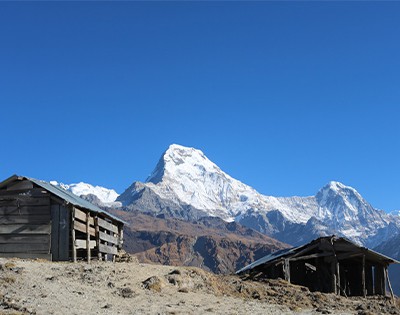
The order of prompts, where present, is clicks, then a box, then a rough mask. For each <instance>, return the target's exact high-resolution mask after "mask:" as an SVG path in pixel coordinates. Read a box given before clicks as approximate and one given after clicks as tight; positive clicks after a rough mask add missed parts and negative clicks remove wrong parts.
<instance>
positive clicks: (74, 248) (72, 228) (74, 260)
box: [71, 207, 76, 262]
mask: <svg viewBox="0 0 400 315" xmlns="http://www.w3.org/2000/svg"><path fill="white" fill-rule="evenodd" d="M71 223H72V224H71V237H72V244H75V241H76V238H75V223H76V222H75V208H74V207H72V211H71ZM71 247H72V260H73V262H76V247H75V246H71Z"/></svg>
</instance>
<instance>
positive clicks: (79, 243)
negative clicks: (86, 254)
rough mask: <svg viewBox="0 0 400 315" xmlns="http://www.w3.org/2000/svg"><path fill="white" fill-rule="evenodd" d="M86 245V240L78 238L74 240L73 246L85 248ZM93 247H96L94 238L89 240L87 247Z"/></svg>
mask: <svg viewBox="0 0 400 315" xmlns="http://www.w3.org/2000/svg"><path fill="white" fill-rule="evenodd" d="M87 246H88V244H87V240H78V239H76V240H75V247H76V248H77V249H87ZM95 247H96V241H94V240H93V241H90V242H89V248H90V249H93V248H95Z"/></svg>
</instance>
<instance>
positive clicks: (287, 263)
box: [283, 258, 290, 283]
mask: <svg viewBox="0 0 400 315" xmlns="http://www.w3.org/2000/svg"><path fill="white" fill-rule="evenodd" d="M283 270H284V273H285V280H286V281H287V282H289V283H290V261H289V259H288V258H286V259H285V262H284V268H283Z"/></svg>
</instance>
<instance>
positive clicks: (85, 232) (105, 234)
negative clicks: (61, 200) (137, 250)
mask: <svg viewBox="0 0 400 315" xmlns="http://www.w3.org/2000/svg"><path fill="white" fill-rule="evenodd" d="M73 227H74V231H72V239H73V243H74V248H73V257H76V259H83V258H86V259H87V260H88V261H89V260H90V259H91V258H92V257H93V254H97V255H96V256H97V258H98V259H100V260H102V259H104V260H107V259H108V257H109V256H108V255H111V256H110V257H111V259H112V260H114V258H115V256H116V255H117V254H118V249H119V248H120V247H121V246H122V233H121V231H122V229H120V228H119V227H118V226H117V225H116V224H115V223H113V222H110V221H107V219H106V218H101V217H99V216H97V215H96V214H94V213H90V212H89V211H85V210H83V209H78V208H77V207H74V209H73ZM81 249H84V250H86V251H80V250H81Z"/></svg>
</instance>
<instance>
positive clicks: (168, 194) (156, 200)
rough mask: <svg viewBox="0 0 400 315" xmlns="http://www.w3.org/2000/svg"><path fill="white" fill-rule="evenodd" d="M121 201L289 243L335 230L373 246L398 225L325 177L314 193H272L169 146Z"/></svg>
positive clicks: (130, 206) (188, 151)
mask: <svg viewBox="0 0 400 315" xmlns="http://www.w3.org/2000/svg"><path fill="white" fill-rule="evenodd" d="M117 200H118V201H120V202H122V204H123V206H125V207H126V208H128V209H135V210H140V211H145V212H155V213H157V214H165V215H170V216H175V217H182V218H185V219H196V218H199V217H202V216H216V217H220V218H222V219H224V220H226V221H237V222H240V223H241V224H243V225H246V226H248V227H251V228H254V229H256V230H258V231H260V232H263V233H265V234H267V235H271V236H273V237H276V238H278V239H279V240H281V241H284V242H289V243H291V244H298V243H303V242H305V241H308V240H309V239H312V238H314V237H316V236H319V235H326V234H332V233H336V234H338V235H341V236H345V237H348V238H350V239H352V240H354V241H357V242H359V243H361V244H364V245H368V246H376V245H377V244H378V242H380V241H382V238H383V236H384V235H385V233H386V234H388V229H389V227H390V229H391V230H390V231H391V233H393V227H394V229H395V230H399V226H400V224H399V222H398V221H397V220H395V219H394V217H393V216H392V215H388V214H386V213H385V212H384V211H380V210H377V209H374V208H373V207H372V206H371V205H370V204H369V203H368V202H367V201H366V200H365V199H364V198H362V196H361V195H360V194H359V193H358V192H357V191H356V190H355V189H354V188H351V187H348V186H345V185H343V184H341V183H339V182H334V181H333V182H330V183H328V184H327V185H326V186H324V187H323V188H322V189H321V190H320V191H319V192H318V193H317V194H316V195H315V196H309V197H273V196H265V195H262V194H260V193H258V192H257V191H256V190H255V189H254V188H252V187H250V186H248V185H246V184H244V183H242V182H240V181H238V180H236V179H234V178H232V177H231V176H229V175H228V174H226V173H225V172H223V171H222V170H221V169H220V168H219V167H218V166H217V165H215V164H214V163H213V162H211V161H210V160H209V159H208V158H207V157H206V156H205V155H204V154H203V152H201V151H200V150H197V149H194V148H188V147H184V146H180V145H176V144H174V145H171V146H170V147H169V148H168V150H167V151H166V152H165V153H164V154H163V155H162V157H161V159H160V160H159V162H158V164H157V166H156V168H155V169H154V171H153V172H152V173H151V175H150V176H149V177H148V179H147V180H146V182H145V183H139V182H135V183H133V184H132V185H131V186H130V187H129V188H128V189H127V190H126V191H125V192H124V193H123V194H121V196H119V197H118V198H117Z"/></svg>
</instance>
